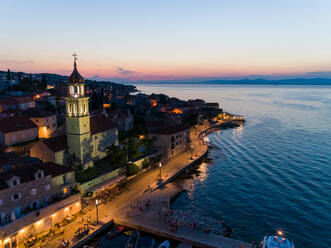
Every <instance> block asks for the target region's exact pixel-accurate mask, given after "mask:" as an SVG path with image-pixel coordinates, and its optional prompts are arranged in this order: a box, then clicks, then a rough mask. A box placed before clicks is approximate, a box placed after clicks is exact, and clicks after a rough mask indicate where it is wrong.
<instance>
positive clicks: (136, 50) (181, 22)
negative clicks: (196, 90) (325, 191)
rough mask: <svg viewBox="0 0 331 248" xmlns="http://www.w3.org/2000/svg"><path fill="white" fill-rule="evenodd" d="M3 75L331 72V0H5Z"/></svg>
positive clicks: (1, 12)
mask: <svg viewBox="0 0 331 248" xmlns="http://www.w3.org/2000/svg"><path fill="white" fill-rule="evenodd" d="M0 23H1V24H2V25H1V31H0V47H1V49H0V70H7V69H8V68H10V69H11V70H13V71H24V72H33V73H36V72H51V73H60V74H64V75H68V74H69V73H70V72H71V71H72V63H73V60H72V56H71V55H72V53H73V52H74V51H75V52H76V53H77V54H78V59H79V60H78V64H79V70H80V72H81V74H82V75H84V76H85V77H89V78H94V79H102V78H105V79H118V80H127V79H128V80H133V81H137V80H138V81H139V80H165V79H182V78H195V77H222V76H236V75H255V74H259V75H269V74H301V73H306V72H326V71H331V1H330V0H311V1H309V0H268V1H265V0H249V1H248V0H237V1H236V0H233V1H229V0H215V1H211V0H200V1H195V0H164V1H162V0H150V1H146V0H132V1H125V0H123V1H122V0H121V1H118V0H117V1H106V0H104V1H101V0H100V1H82V0H80V1H78V0H76V1H74V0H71V1H68V0H57V1H45V0H31V1H27V0H21V1H19V0H2V1H1V8H0Z"/></svg>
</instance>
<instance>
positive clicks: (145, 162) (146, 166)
mask: <svg viewBox="0 0 331 248" xmlns="http://www.w3.org/2000/svg"><path fill="white" fill-rule="evenodd" d="M149 163H150V162H149V160H148V158H145V159H144V161H143V162H142V163H141V167H142V168H143V169H146V168H148V167H149Z"/></svg>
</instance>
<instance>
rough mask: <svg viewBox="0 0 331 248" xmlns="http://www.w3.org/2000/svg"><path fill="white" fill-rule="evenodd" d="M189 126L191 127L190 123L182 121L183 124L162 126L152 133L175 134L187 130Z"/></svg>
mask: <svg viewBox="0 0 331 248" xmlns="http://www.w3.org/2000/svg"><path fill="white" fill-rule="evenodd" d="M189 128H190V126H189V125H187V124H183V123H181V124H178V125H176V126H170V127H168V126H165V127H161V128H158V129H156V130H155V131H152V132H151V133H155V134H165V135H170V134H175V133H179V132H182V131H184V130H187V129H189Z"/></svg>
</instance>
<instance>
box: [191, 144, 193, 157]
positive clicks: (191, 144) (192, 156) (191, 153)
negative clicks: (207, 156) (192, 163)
mask: <svg viewBox="0 0 331 248" xmlns="http://www.w3.org/2000/svg"><path fill="white" fill-rule="evenodd" d="M191 160H193V145H192V144H191Z"/></svg>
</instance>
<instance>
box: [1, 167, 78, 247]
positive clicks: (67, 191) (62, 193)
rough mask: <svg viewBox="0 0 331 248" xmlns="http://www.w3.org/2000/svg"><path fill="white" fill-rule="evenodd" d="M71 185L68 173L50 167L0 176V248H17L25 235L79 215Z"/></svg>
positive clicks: (10, 172)
mask: <svg viewBox="0 0 331 248" xmlns="http://www.w3.org/2000/svg"><path fill="white" fill-rule="evenodd" d="M74 184H75V175H74V171H73V170H72V169H70V168H69V167H64V166H60V165H56V164H52V163H47V164H41V163H39V164H34V165H28V166H20V167H17V168H15V169H12V170H9V171H5V172H2V173H0V215H1V218H0V235H1V237H0V238H1V240H2V242H0V248H2V247H5V248H7V247H8V248H9V247H11V248H12V247H17V246H18V245H19V244H20V243H22V242H23V240H24V238H26V237H28V236H29V235H31V234H34V233H39V232H41V231H45V230H47V229H49V228H51V227H52V226H53V225H54V224H55V223H57V222H60V221H61V220H62V219H63V218H64V217H66V216H67V215H69V214H75V213H77V212H79V211H80V209H81V207H80V196H79V195H78V194H76V195H75V194H72V193H73V188H74Z"/></svg>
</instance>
